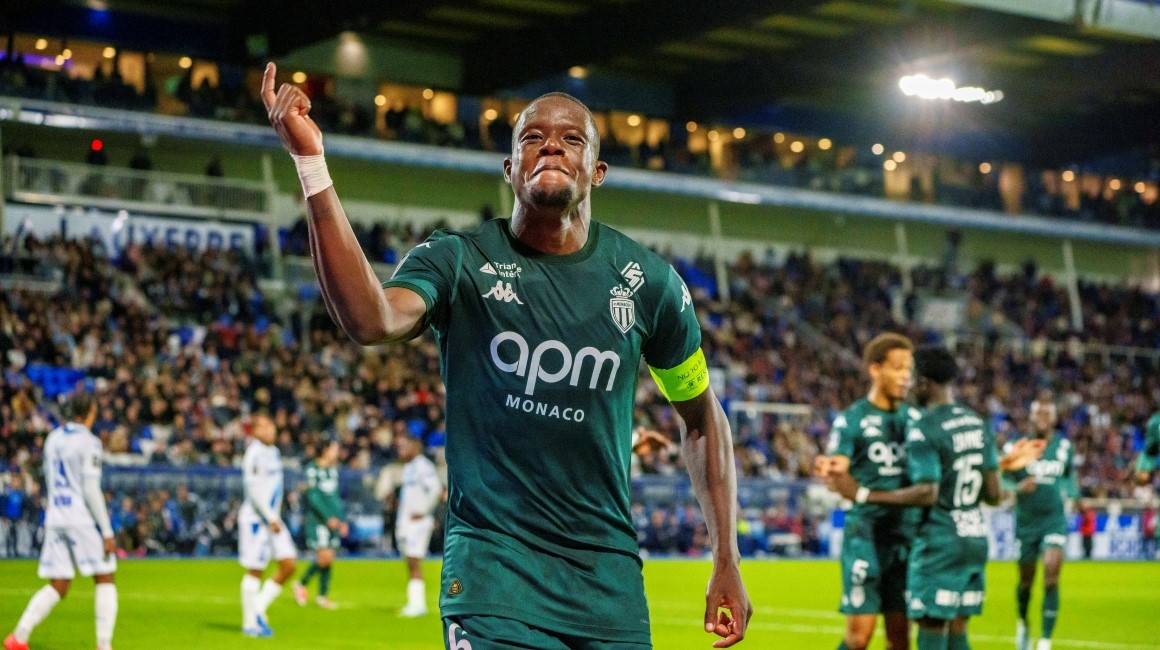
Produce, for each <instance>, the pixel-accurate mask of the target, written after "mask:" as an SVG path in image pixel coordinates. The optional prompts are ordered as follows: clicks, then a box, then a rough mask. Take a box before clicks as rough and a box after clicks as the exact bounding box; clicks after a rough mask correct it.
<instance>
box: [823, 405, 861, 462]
mask: <svg viewBox="0 0 1160 650" xmlns="http://www.w3.org/2000/svg"><path fill="white" fill-rule="evenodd" d="M856 438H857V431H855V430H854V427H853V426H851V424H850V419H849V416H847V415H846V413H839V414H838V417H836V418H834V422H833V424H831V425H830V440H829V442H827V443H826V455H827V456H845V457H846V458H853V457H854V440H855V439H856Z"/></svg>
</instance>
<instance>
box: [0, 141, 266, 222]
mask: <svg viewBox="0 0 1160 650" xmlns="http://www.w3.org/2000/svg"><path fill="white" fill-rule="evenodd" d="M4 164H5V167H6V168H5V170H4V172H5V173H4V180H5V185H6V187H5V194H6V195H7V196H8V198H10V199H11V200H13V201H18V202H23V203H39V204H45V205H62V204H63V205H69V204H81V205H86V206H93V207H98V208H106V209H112V210H121V209H125V210H134V211H141V212H148V213H150V214H156V215H174V216H184V217H200V218H226V219H244V220H255V219H262V220H264V219H265V218H266V215H267V206H268V202H269V195H268V192H267V188H266V185H265V184H264V183H262V182H261V181H245V180H236V179H224V178H214V177H209V176H199V175H196V174H174V173H170V172H157V171H139V170H135V169H126V168H123V167H108V166H104V165H84V164H77V163H64V162H58V161H53V160H38V159H34V158H21V157H18V156H9V157H8V158H7V160H5V163H4Z"/></svg>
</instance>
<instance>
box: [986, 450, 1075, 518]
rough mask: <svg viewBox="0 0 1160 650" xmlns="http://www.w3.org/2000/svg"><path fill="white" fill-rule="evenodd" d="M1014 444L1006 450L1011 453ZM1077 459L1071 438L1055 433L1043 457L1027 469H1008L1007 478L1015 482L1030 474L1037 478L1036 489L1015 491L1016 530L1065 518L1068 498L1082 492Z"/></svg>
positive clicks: (1005, 474)
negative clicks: (1076, 472)
mask: <svg viewBox="0 0 1160 650" xmlns="http://www.w3.org/2000/svg"><path fill="white" fill-rule="evenodd" d="M1012 446H1013V443H1008V445H1007V447H1006V448H1004V450H1003V451H1004V453H1007V452H1009V451H1010V449H1011V447H1012ZM1074 462H1075V450H1074V449H1073V448H1072V446H1071V441H1070V440H1068V439H1067V438H1064V437H1063V436H1061V435H1059V434H1058V433H1054V434H1052V435H1051V438H1050V439H1049V440H1048V441H1047V447H1045V448H1044V450H1043V456H1042V457H1041V458H1040V459H1039V460H1036V461H1032V462H1031V463H1030V464H1028V465H1027V467H1026V468H1024V469H1021V470H1018V471H1015V472H1004V477H1005V478H1007V479H1008V480H1009V481H1011V482H1014V483H1018V482H1019V481H1021V480H1023V479H1024V478H1026V477H1028V476H1032V477H1034V478H1035V484H1036V485H1035V491H1034V492H1031V493H1028V494H1019V493H1016V494H1015V526H1016V529H1018V528H1019V527H1021V526H1027V525H1035V524H1036V523H1037V522H1040V521H1046V520H1054V519H1063V518H1064V517H1065V515H1066V513H1065V510H1064V497H1068V498H1075V497H1076V496H1078V494H1079V490H1078V488H1077V486H1076V484H1075V475H1074V473H1073V472H1072V464H1073V463H1074Z"/></svg>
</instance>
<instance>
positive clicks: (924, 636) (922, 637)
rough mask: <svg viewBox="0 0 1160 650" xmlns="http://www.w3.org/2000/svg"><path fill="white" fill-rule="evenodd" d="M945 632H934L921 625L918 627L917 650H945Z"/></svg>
mask: <svg viewBox="0 0 1160 650" xmlns="http://www.w3.org/2000/svg"><path fill="white" fill-rule="evenodd" d="M947 643H948V639H947V633H946V631H942V632H935V631H934V630H930V629H927V628H925V627H922V626H921V625H920V626H919V627H918V650H947V648H948V646H947Z"/></svg>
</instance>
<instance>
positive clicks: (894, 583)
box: [878, 540, 911, 650]
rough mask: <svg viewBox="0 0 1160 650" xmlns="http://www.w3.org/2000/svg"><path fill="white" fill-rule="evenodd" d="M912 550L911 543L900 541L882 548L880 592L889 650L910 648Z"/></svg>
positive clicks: (879, 557) (880, 556)
mask: <svg viewBox="0 0 1160 650" xmlns="http://www.w3.org/2000/svg"><path fill="white" fill-rule="evenodd" d="M910 551H911V549H910V541H909V540H897V541H895V542H892V543H890V544H884V545H881V546H880V548H879V556H878V562H879V566H880V567H881V569H880V573H881V577H880V578H879V583H878V584H879V587H878V592H879V598H880V602H881V607H882V620H883V624H884V627H885V632H886V648H887V650H909V649H910V619H909V618H908V617H907V612H906V609H907V602H906V590H907V572H908V562H907V560H908V558H909V557H910Z"/></svg>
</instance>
